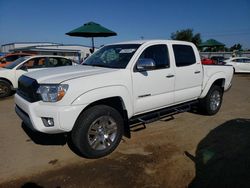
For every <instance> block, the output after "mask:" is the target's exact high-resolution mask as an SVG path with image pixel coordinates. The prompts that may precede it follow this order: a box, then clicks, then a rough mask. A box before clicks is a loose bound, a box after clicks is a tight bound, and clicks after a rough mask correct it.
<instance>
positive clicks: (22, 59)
mask: <svg viewBox="0 0 250 188" xmlns="http://www.w3.org/2000/svg"><path fill="white" fill-rule="evenodd" d="M28 58H29V56H25V57H20V58H18V59H17V60H16V61H13V62H12V63H10V64H8V65H6V66H5V67H4V68H6V69H13V68H14V67H16V66H17V65H19V64H20V63H22V62H23V61H25V60H26V59H28Z"/></svg>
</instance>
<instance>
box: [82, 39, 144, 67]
mask: <svg viewBox="0 0 250 188" xmlns="http://www.w3.org/2000/svg"><path fill="white" fill-rule="evenodd" d="M139 46H140V44H117V45H110V46H105V47H103V48H101V49H100V50H98V51H97V52H96V53H94V54H93V55H91V56H90V57H89V58H88V59H86V61H85V62H84V63H83V65H91V66H99V67H107V68H120V69H124V68H126V66H127V64H128V62H129V61H130V59H131V57H132V56H133V55H134V53H135V52H136V50H137V49H138V47H139Z"/></svg>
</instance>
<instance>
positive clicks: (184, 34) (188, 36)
mask: <svg viewBox="0 0 250 188" xmlns="http://www.w3.org/2000/svg"><path fill="white" fill-rule="evenodd" d="M171 39H173V40H183V41H188V42H192V43H194V44H195V45H196V46H197V47H198V46H199V44H201V35H200V33H196V34H194V33H193V29H183V30H180V31H179V30H178V31H176V32H175V33H171Z"/></svg>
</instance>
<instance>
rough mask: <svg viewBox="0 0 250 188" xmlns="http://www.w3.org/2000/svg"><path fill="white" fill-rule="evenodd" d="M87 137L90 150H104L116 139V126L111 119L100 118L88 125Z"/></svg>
mask: <svg viewBox="0 0 250 188" xmlns="http://www.w3.org/2000/svg"><path fill="white" fill-rule="evenodd" d="M87 136H88V143H89V145H90V146H91V148H92V149H94V150H105V149H107V148H109V147H111V146H112V144H113V142H114V141H115V139H116V137H117V124H116V122H115V120H114V119H113V118H112V117H110V116H101V117H99V118H98V119H96V120H95V121H94V122H93V123H92V124H91V125H90V127H89V130H88V135H87Z"/></svg>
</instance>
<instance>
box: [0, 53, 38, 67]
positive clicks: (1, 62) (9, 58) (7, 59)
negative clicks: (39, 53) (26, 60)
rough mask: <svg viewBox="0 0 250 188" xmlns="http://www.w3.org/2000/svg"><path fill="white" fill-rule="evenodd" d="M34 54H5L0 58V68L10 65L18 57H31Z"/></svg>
mask: <svg viewBox="0 0 250 188" xmlns="http://www.w3.org/2000/svg"><path fill="white" fill-rule="evenodd" d="M31 55H34V54H28V53H11V54H7V55H5V56H3V57H1V58H0V67H5V66H6V65H8V64H10V63H12V62H13V61H15V60H17V59H18V58H20V57H24V56H31Z"/></svg>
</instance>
